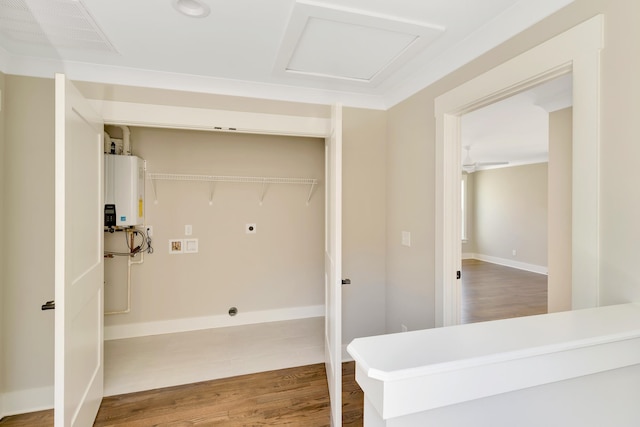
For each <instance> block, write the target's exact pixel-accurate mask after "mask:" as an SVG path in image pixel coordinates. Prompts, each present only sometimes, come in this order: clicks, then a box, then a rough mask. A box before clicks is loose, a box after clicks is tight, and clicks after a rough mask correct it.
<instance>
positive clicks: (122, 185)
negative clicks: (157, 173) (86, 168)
mask: <svg viewBox="0 0 640 427" xmlns="http://www.w3.org/2000/svg"><path fill="white" fill-rule="evenodd" d="M104 204H105V225H110V226H113V225H115V226H116V227H132V226H135V225H142V224H143V220H144V160H142V159H141V158H139V157H136V156H121V155H116V154H105V155H104ZM114 208H115V212H112V209H114ZM109 215H113V216H109ZM107 217H109V218H113V217H115V221H107ZM107 222H111V223H110V224H108V223H107Z"/></svg>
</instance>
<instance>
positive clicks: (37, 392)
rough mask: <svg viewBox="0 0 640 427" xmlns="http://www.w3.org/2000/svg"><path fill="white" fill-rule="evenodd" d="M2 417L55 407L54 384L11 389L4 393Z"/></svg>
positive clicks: (0, 415) (0, 416)
mask: <svg viewBox="0 0 640 427" xmlns="http://www.w3.org/2000/svg"><path fill="white" fill-rule="evenodd" d="M3 400H4V406H3V408H2V409H3V411H2V414H0V419H2V417H7V416H9V415H16V414H27V413H29V412H36V411H44V410H47V409H53V386H49V387H40V388H31V389H28V390H18V391H9V392H6V393H4V395H3Z"/></svg>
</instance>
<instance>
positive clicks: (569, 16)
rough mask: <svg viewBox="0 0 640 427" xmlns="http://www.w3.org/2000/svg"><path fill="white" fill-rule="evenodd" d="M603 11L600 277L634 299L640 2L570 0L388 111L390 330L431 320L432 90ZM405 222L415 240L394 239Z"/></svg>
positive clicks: (639, 203) (610, 291)
mask: <svg viewBox="0 0 640 427" xmlns="http://www.w3.org/2000/svg"><path fill="white" fill-rule="evenodd" d="M599 13H603V14H604V17H605V46H606V47H605V49H604V50H603V52H602V86H601V99H602V124H601V131H602V132H601V136H602V142H601V147H600V156H601V161H600V189H595V188H594V189H593V191H598V190H599V191H600V195H601V204H600V206H599V208H598V209H599V213H600V283H601V290H600V295H601V302H602V303H603V304H611V303H616V302H624V301H634V300H640V281H639V280H640V279H638V277H637V275H636V274H635V271H634V269H633V266H634V265H635V263H636V262H637V259H636V258H637V242H638V241H640V228H638V227H636V226H635V225H634V224H636V222H637V218H638V217H639V216H640V198H638V197H630V196H629V195H630V194H635V192H636V187H637V182H638V181H640V176H638V177H636V176H635V175H640V171H639V170H638V168H637V167H635V166H634V162H635V161H636V159H638V158H640V144H634V143H633V142H632V141H635V140H636V139H637V135H638V134H640V121H639V120H637V118H638V117H640V103H639V102H638V100H639V99H640V85H638V84H637V81H638V76H639V75H640V55H639V54H638V51H637V46H636V45H635V44H633V43H632V42H630V41H631V40H637V39H639V38H640V2H637V1H635V0H619V1H607V0H576V1H575V2H574V3H572V4H571V5H569V6H567V7H566V8H564V9H562V10H561V11H559V12H558V13H556V14H554V15H551V16H550V17H549V18H547V19H545V20H543V21H542V22H540V23H539V24H536V25H534V26H532V27H531V28H530V29H528V30H526V31H524V32H523V33H521V34H519V35H517V36H515V37H513V38H512V39H510V40H508V41H507V42H505V43H504V44H502V45H501V46H499V47H497V48H495V49H493V50H491V51H490V52H488V53H487V54H485V55H482V56H481V57H479V58H478V59H476V60H474V61H472V62H471V63H469V64H468V65H466V66H464V67H462V68H461V69H459V70H458V71H456V72H454V73H451V74H450V75H448V76H446V77H445V78H443V79H442V80H440V81H438V82H437V83H435V84H433V85H431V86H429V87H427V88H425V89H424V90H422V91H421V92H419V93H417V94H416V95H414V96H412V97H411V98H409V99H407V100H405V101H403V102H401V103H399V104H398V105H396V106H394V107H393V108H392V109H390V111H389V118H388V134H389V142H388V144H389V145H388V150H389V151H388V162H387V166H388V169H387V175H388V178H387V180H388V181H387V182H388V203H387V231H388V241H387V253H388V258H387V276H388V293H387V329H388V331H389V332H393V331H397V330H399V329H398V328H399V325H398V324H399V323H401V322H403V321H404V322H409V323H411V324H412V325H415V327H421V328H427V327H433V326H434V315H433V310H434V308H433V307H434V297H433V295H434V287H435V283H434V268H433V263H434V257H435V252H434V251H435V250H436V248H435V247H434V244H433V242H434V238H433V236H434V220H433V213H434V209H435V205H434V185H435V182H434V159H433V154H434V147H435V141H434V139H435V125H434V119H433V117H434V111H433V104H434V99H435V97H437V96H439V95H441V94H443V93H445V92H447V91H449V90H451V89H453V88H455V87H457V86H458V85H460V84H461V83H464V82H465V81H467V80H469V79H471V78H473V77H476V76H478V75H480V74H482V73H483V72H486V71H488V70H490V69H491V68H493V67H495V66H496V65H498V64H501V63H503V62H505V61H506V60H508V59H510V58H513V57H514V56H516V55H518V54H520V53H523V52H525V51H527V50H528V49H530V48H532V47H534V46H536V45H538V44H540V43H542V42H543V41H545V40H548V39H549V38H551V37H553V36H555V35H557V34H560V33H562V32H563V31H566V30H567V29H569V28H571V27H573V26H575V25H577V24H579V23H580V22H582V21H584V20H586V19H588V18H590V17H592V16H594V15H596V14H599ZM402 229H410V230H411V231H412V233H413V234H412V239H413V241H415V242H418V244H421V245H422V246H420V247H415V248H403V247H400V245H399V243H398V239H399V237H398V236H399V232H400V230H402Z"/></svg>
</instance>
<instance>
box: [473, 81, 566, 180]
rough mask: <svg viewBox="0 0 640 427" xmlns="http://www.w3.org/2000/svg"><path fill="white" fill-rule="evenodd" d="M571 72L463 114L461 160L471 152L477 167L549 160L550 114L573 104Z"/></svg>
mask: <svg viewBox="0 0 640 427" xmlns="http://www.w3.org/2000/svg"><path fill="white" fill-rule="evenodd" d="M572 89H573V84H572V75H571V74H568V75H565V76H562V77H559V78H556V79H554V80H551V81H549V82H547V83H544V84H542V85H539V86H537V87H534V88H532V89H530V90H527V91H525V92H521V93H519V94H517V95H514V96H511V97H509V98H506V99H504V100H501V101H499V102H496V103H494V104H490V105H488V106H486V107H483V108H480V109H478V110H475V111H472V112H470V113H468V114H465V115H464V116H462V123H461V140H462V141H461V142H462V144H461V145H462V147H463V150H462V159H461V161H462V163H463V164H464V163H465V157H466V155H467V153H466V151H465V150H464V147H470V150H469V155H470V157H471V159H472V160H473V161H474V162H476V163H484V162H488V163H491V162H508V164H506V165H497V166H479V167H477V168H476V170H482V169H494V168H498V167H510V166H520V165H525V164H532V163H542V162H546V161H548V159H549V113H551V112H553V111H557V110H560V109H563V108H567V107H570V106H572V105H573V90H572Z"/></svg>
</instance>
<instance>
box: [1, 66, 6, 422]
mask: <svg viewBox="0 0 640 427" xmlns="http://www.w3.org/2000/svg"><path fill="white" fill-rule="evenodd" d="M4 78H5V77H4V73H0V224H4V180H5V178H4V171H5V170H6V166H5V164H4V134H5V130H6V128H5V123H4V112H5V109H6V108H5V91H4ZM0 242H4V227H2V228H0ZM5 302H6V298H5V297H4V244H2V243H0V418H2V415H3V414H4V351H5V350H4V344H3V343H4V341H3V339H4V324H5V322H4V313H5V308H4V304H5Z"/></svg>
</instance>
